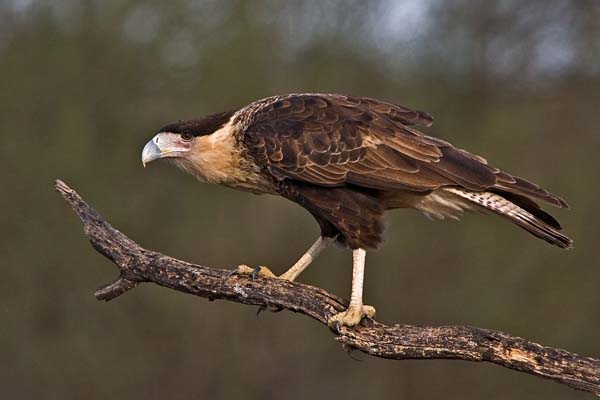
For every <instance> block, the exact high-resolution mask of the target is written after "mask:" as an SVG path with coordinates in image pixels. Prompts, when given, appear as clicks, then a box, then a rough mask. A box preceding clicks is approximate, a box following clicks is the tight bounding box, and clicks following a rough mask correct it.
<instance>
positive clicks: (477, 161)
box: [142, 93, 573, 331]
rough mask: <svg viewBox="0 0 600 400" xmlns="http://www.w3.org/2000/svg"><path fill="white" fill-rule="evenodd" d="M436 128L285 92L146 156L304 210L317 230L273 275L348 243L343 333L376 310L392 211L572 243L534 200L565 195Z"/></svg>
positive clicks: (365, 103) (197, 121) (174, 128)
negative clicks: (496, 220) (477, 220)
mask: <svg viewBox="0 0 600 400" xmlns="http://www.w3.org/2000/svg"><path fill="white" fill-rule="evenodd" d="M432 124H433V117H432V116H431V115H430V114H428V113H426V112H424V111H418V110H415V109H411V108H408V107H404V106H401V105H397V104H394V103H391V102H386V101H382V100H377V99H374V98H369V97H359V96H349V95H341V94H323V93H297V94H286V95H277V96H271V97H267V98H264V99H261V100H257V101H254V102H252V103H250V104H248V105H247V106H245V107H243V108H241V109H238V110H234V111H226V112H221V113H217V114H212V115H208V116H205V117H201V118H194V119H189V120H180V121H178V122H175V123H171V124H168V125H165V126H164V127H162V128H161V129H159V130H158V133H157V134H155V136H154V137H153V138H152V139H151V140H150V141H148V143H147V144H146V145H145V146H144V148H143V150H142V163H143V165H144V166H146V164H147V163H149V162H151V161H154V160H157V159H161V158H166V159H169V160H171V161H172V162H173V163H174V164H175V165H176V166H178V167H179V168H181V169H182V170H183V171H185V172H187V173H189V174H191V175H193V176H194V177H196V178H197V179H198V180H200V181H201V182H205V183H209V184H220V185H224V186H228V187H231V188H234V189H238V190H242V191H246V192H251V193H254V194H272V195H278V196H282V197H284V198H286V199H288V200H290V201H292V202H294V203H296V204H299V205H300V206H301V207H303V208H304V209H305V210H307V211H308V212H309V213H310V214H311V215H312V216H313V217H314V218H315V219H316V221H317V223H318V224H319V227H320V231H321V232H320V236H319V237H318V238H317V240H316V241H315V242H314V244H313V245H312V246H310V248H309V249H308V250H307V251H306V252H305V253H304V254H303V255H302V257H300V258H299V259H298V261H297V262H296V263H295V264H294V265H292V266H291V267H290V268H289V269H288V270H287V271H286V272H284V273H283V274H282V275H279V276H278V277H277V278H280V279H287V280H290V281H294V280H295V279H296V278H297V277H298V275H299V274H300V273H301V272H302V271H304V270H305V269H306V267H308V265H309V264H311V262H312V261H313V260H314V259H315V258H316V257H317V256H318V255H319V253H321V252H322V251H323V250H324V249H325V248H327V247H328V246H330V245H331V244H333V243H337V244H339V245H341V246H343V247H345V248H349V249H350V250H351V251H352V287H351V294H350V301H349V305H348V307H347V309H346V310H345V311H343V312H340V313H338V314H335V315H333V316H332V317H331V318H330V319H329V321H328V325H329V326H330V327H332V329H336V330H338V331H339V329H340V328H341V326H347V327H353V326H355V325H357V324H359V323H360V322H361V320H362V319H363V318H373V317H374V315H375V308H374V307H372V306H369V305H365V304H363V282H364V268H365V258H366V252H367V250H373V249H376V248H378V247H379V246H380V245H381V244H382V242H383V234H384V216H385V214H386V212H387V211H390V210H394V209H404V208H408V209H415V210H417V211H420V212H421V213H423V214H424V215H425V216H427V217H429V218H430V219H444V218H451V219H458V218H459V217H460V216H461V215H462V214H463V213H464V212H484V213H485V212H487V213H491V214H497V215H499V216H501V217H503V218H504V219H506V220H508V221H510V222H512V223H513V224H515V225H517V226H519V227H521V228H523V229H524V230H526V231H527V232H529V233H531V234H532V235H534V236H536V237H538V238H540V239H543V240H545V241H546V242H548V243H550V244H553V245H556V246H558V247H560V248H563V249H569V248H571V247H572V243H573V242H572V240H571V239H570V238H568V237H567V236H565V235H563V234H562V233H561V232H560V231H561V229H562V228H561V226H560V224H559V223H558V221H557V220H556V219H555V218H554V217H552V216H551V215H550V214H548V213H547V212H546V211H544V210H542V208H541V207H540V206H539V205H538V202H539V201H541V202H544V203H547V204H550V205H552V206H556V207H558V208H568V205H567V203H566V202H565V200H563V199H562V198H561V197H559V196H557V195H555V194H552V193H550V192H548V191H547V190H545V189H543V188H542V187H540V186H539V185H537V184H535V183H532V182H530V181H528V180H526V179H524V178H520V177H518V176H514V175H511V174H509V173H507V172H504V171H502V170H500V169H498V168H496V167H494V166H492V165H490V164H488V162H487V161H486V159H484V158H483V157H481V156H478V155H475V154H472V153H470V152H468V151H466V150H463V149H460V148H457V147H455V146H453V145H452V144H450V143H449V142H447V141H445V140H442V139H438V138H436V137H433V136H428V135H425V134H424V133H422V132H421V131H420V130H418V129H417V127H421V128H428V127H430V126H431V125H432ZM257 268H258V271H257V270H256V269H252V268H250V267H248V266H245V265H240V266H239V267H238V269H237V272H239V273H252V274H255V275H253V276H256V274H258V275H262V276H268V277H276V276H275V275H274V274H273V273H272V272H271V271H270V270H269V269H268V268H266V267H257Z"/></svg>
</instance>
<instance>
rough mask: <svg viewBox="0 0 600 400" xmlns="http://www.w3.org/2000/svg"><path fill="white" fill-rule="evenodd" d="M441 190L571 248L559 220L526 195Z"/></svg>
mask: <svg viewBox="0 0 600 400" xmlns="http://www.w3.org/2000/svg"><path fill="white" fill-rule="evenodd" d="M442 190H444V191H446V192H449V193H452V194H454V195H456V196H458V197H460V198H461V199H464V200H467V201H468V202H469V203H471V204H473V203H474V204H476V205H477V206H479V207H482V208H484V209H486V210H490V211H492V212H494V213H496V214H498V215H500V216H502V217H504V218H507V219H508V220H510V221H511V222H513V223H514V224H516V225H518V226H520V227H521V228H523V229H525V230H526V231H527V232H529V233H531V234H532V235H535V236H537V237H539V238H540V239H543V240H545V241H546V242H548V243H551V244H553V245H556V246H558V247H561V248H563V249H570V248H572V247H573V241H572V240H571V239H569V238H568V237H567V236H565V235H563V234H562V233H560V230H561V229H562V228H561V226H560V224H559V223H558V221H557V220H556V219H554V218H553V217H552V216H551V215H550V214H548V213H546V212H545V211H543V210H542V209H541V208H540V207H539V206H538V205H537V204H536V203H535V202H534V201H533V200H531V199H529V198H527V197H525V196H521V195H515V194H512V193H507V192H502V191H485V192H472V191H468V190H464V189H459V188H451V187H446V188H443V189H442Z"/></svg>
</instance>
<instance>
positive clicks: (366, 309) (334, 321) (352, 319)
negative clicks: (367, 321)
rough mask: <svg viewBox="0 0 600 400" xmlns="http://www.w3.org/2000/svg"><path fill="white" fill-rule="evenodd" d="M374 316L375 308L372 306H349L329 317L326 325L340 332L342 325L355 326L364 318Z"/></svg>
mask: <svg viewBox="0 0 600 400" xmlns="http://www.w3.org/2000/svg"><path fill="white" fill-rule="evenodd" d="M374 316H375V308H374V307H372V306H364V305H363V306H360V307H357V306H350V307H348V309H347V310H346V311H343V312H341V313H338V314H336V315H334V316H333V317H331V319H330V320H329V321H328V322H327V325H329V327H330V328H331V329H333V330H334V331H335V332H337V333H338V334H340V329H341V327H342V326H350V327H351V326H355V325H358V324H359V323H360V321H361V320H362V319H363V318H364V317H367V318H373V317H374Z"/></svg>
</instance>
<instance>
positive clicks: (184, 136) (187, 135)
mask: <svg viewBox="0 0 600 400" xmlns="http://www.w3.org/2000/svg"><path fill="white" fill-rule="evenodd" d="M193 138H194V135H192V134H191V133H189V132H184V133H182V134H181V139H183V140H185V141H186V142H189V141H190V140H192V139H193Z"/></svg>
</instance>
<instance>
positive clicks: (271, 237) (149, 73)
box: [0, 0, 600, 399]
mask: <svg viewBox="0 0 600 400" xmlns="http://www.w3.org/2000/svg"><path fill="white" fill-rule="evenodd" d="M599 38H600V3H599V2H597V1H595V0H587V1H586V0H581V1H568V0H564V1H561V0H550V1H548V0H533V1H527V2H523V1H511V0H506V1H483V0H482V1H466V0H464V1H460V0H456V1H442V0H426V1H418V0H413V1H392V0H389V1H369V2H362V1H316V0H315V1H302V2H292V1H285V2H284V1H275V0H273V1H225V0H222V1H217V0H214V1H183V0H179V1H169V2H164V1H145V2H142V1H132V0H120V1H100V0H96V1H92V0H87V1H83V0H82V1H79V0H72V1H58V0H56V1H43V0H39V1H33V0H12V1H10V0H5V1H3V2H1V3H0V76H1V79H0V135H1V146H0V157H1V160H2V171H3V173H2V187H3V195H2V196H0V207H1V209H2V212H0V224H1V227H2V230H1V232H0V251H1V254H2V256H1V259H2V280H0V321H1V328H0V355H1V359H2V363H0V388H1V393H2V397H3V398H48V397H52V398H86V399H96V398H97V399H101V398H102V399H103V398H107V397H113V396H118V397H124V398H129V399H136V398H140V399H147V398H249V399H254V398H256V399H268V398H292V399H303V398H307V397H325V396H329V397H333V398H337V397H342V396H346V397H348V396H349V397H350V398H357V397H358V396H368V397H369V398H380V397H383V396H385V397H394V398H460V399H481V398H487V399H505V398H519V399H565V398H574V399H584V398H591V397H589V396H587V395H585V394H581V393H576V392H572V391H570V390H568V389H565V388H563V387H559V386H557V385H556V384H553V383H550V382H546V381H543V380H539V379H536V378H532V377H528V376H523V375H520V374H517V373H513V372H510V371H507V370H503V369H501V368H497V367H493V366H487V365H478V364H467V363H462V362H447V361H446V362H442V361H439V362H436V361H429V362H410V361H407V362H391V361H383V360H376V359H370V358H366V360H365V361H364V362H360V363H357V362H354V361H353V360H351V359H350V358H349V357H348V356H347V355H345V354H344V353H343V352H342V351H341V350H340V348H339V345H338V344H336V343H335V342H334V341H333V340H332V339H331V334H330V333H329V332H328V331H327V330H326V329H323V327H322V326H319V325H317V324H315V323H313V322H311V321H310V320H308V319H306V318H303V317H300V316H296V315H292V314H291V313H286V312H284V313H280V314H276V315H271V314H268V313H267V314H266V315H265V314H263V315H261V316H260V318H258V319H257V318H255V317H254V311H253V310H251V309H249V308H248V307H244V306H239V305H236V304H229V303H226V302H217V303H208V302H206V301H204V300H201V299H197V298H193V297H191V296H184V295H182V294H179V293H176V292H173V291H169V290H165V289H161V288H158V287H154V286H141V287H139V288H138V289H136V290H134V291H133V292H131V293H128V294H126V295H125V296H123V297H122V298H119V299H118V300H115V301H114V302H111V303H109V304H103V303H99V302H97V301H96V300H95V299H94V298H93V296H91V293H92V292H93V290H94V289H95V288H96V287H97V286H98V285H99V284H100V283H102V282H105V281H109V280H110V279H112V278H113V277H114V274H115V268H114V267H113V266H111V265H109V264H108V263H107V261H106V260H105V259H103V258H102V257H100V256H98V255H96V254H95V253H94V252H93V250H92V249H91V248H90V246H89V245H88V243H87V242H86V240H85V239H84V238H83V236H82V235H81V231H80V226H79V222H78V221H77V220H76V219H75V217H74V216H73V214H72V212H71V211H70V210H69V209H68V208H67V207H66V205H65V204H64V203H63V202H62V201H61V200H60V199H59V198H58V196H56V195H55V193H53V191H52V182H53V179H55V178H58V177H60V178H63V179H64V180H66V182H67V183H69V184H71V185H73V186H74V187H75V188H76V189H77V190H78V191H80V193H82V194H83V195H84V197H85V198H86V199H87V200H89V201H90V202H91V203H92V204H94V206H96V207H97V208H98V209H99V210H100V211H101V212H102V213H103V214H104V215H105V216H106V217H108V218H109V219H110V220H111V221H112V222H114V224H115V225H116V226H117V227H118V228H119V229H121V230H123V231H124V232H126V233H128V234H130V235H131V236H132V237H133V238H135V239H137V240H139V242H141V243H142V244H143V245H146V246H148V247H150V248H154V249H157V250H160V251H164V252H167V253H169V254H172V255H174V256H177V257H181V258H185V259H188V260H192V261H195V262H198V263H203V264H206V265H213V266H223V267H226V268H232V267H234V266H235V265H237V264H238V263H242V262H244V263H248V264H253V265H257V264H266V265H269V266H271V267H272V269H273V270H275V271H283V270H284V269H285V267H287V266H288V265H289V264H291V263H292V262H293V261H294V259H295V258H296V257H297V256H299V255H300V254H301V253H302V251H304V250H305V248H306V247H308V245H309V244H310V243H311V242H312V240H313V239H314V237H316V235H317V233H318V230H317V226H316V224H315V223H314V222H313V220H312V218H311V217H310V216H309V215H308V214H307V213H306V212H304V211H303V210H301V209H300V208H299V207H297V206H295V205H294V204H291V203H288V202H286V201H284V200H282V199H279V198H275V197H271V196H262V197H258V196H253V195H249V194H244V193H238V192H234V191H232V190H229V189H225V188H219V187H211V186H206V185H200V184H198V183H196V182H195V181H194V180H193V179H192V178H190V177H188V176H185V175H183V174H181V173H179V172H177V171H176V170H174V169H173V168H171V167H168V166H167V165H166V164H161V163H156V164H152V165H150V167H149V168H147V169H143V168H142V166H141V163H140V151H141V148H142V146H143V144H144V143H145V141H146V140H148V139H149V138H150V137H151V135H152V134H153V133H154V132H155V131H156V129H157V128H158V127H160V126H162V125H164V124H165V123H167V122H172V121H174V120H177V119H181V118H186V117H192V116H198V115H203V114H207V113H211V112H216V111H222V110H225V109H234V108H237V107H240V106H242V105H244V104H246V103H248V102H250V101H252V100H254V99H258V98H261V97H265V96H267V95H271V94H277V93H286V92H309V91H315V92H317V91H318V92H341V93H351V94H360V95H366V96H373V97H378V98H382V99H386V100H389V101H394V102H398V103H401V104H405V105H408V106H412V107H416V108H419V109H424V110H427V111H429V112H431V113H432V114H433V115H435V116H436V117H437V120H436V125H435V126H434V127H433V128H431V129H429V130H427V132H428V133H430V134H433V135H437V136H440V137H443V138H446V139H448V140H451V141H452V142H453V143H455V144H456V145H458V146H461V147H465V148H467V149H469V150H471V151H473V152H476V153H479V154H482V155H484V156H486V157H487V158H488V159H489V160H490V161H491V162H492V163H494V164H496V165H498V166H500V167H502V168H504V169H506V170H508V171H510V172H511V173H514V174H517V175H522V176H525V177H528V178H530V179H532V180H534V181H536V182H539V183H540V184H542V185H544V186H545V187H547V188H549V189H550V190H552V191H554V192H556V193H558V194H561V195H564V197H565V198H566V199H567V200H568V201H569V202H570V204H571V205H572V210H569V211H561V210H552V211H553V212H554V214H555V215H556V216H557V217H558V219H559V220H560V221H561V222H562V223H563V225H564V226H565V227H566V232H567V233H568V234H569V235H571V236H572V237H573V238H574V239H575V249H574V250H572V251H570V252H564V251H561V250H559V249H557V248H553V247H550V246H548V245H546V244H545V243H543V242H542V241H539V240H536V239H535V238H533V237H531V236H529V235H527V234H526V233H524V232H522V231H521V230H519V229H517V228H515V227H513V226H510V225H509V224H507V223H505V222H503V221H500V220H499V219H497V218H494V217H481V216H466V217H465V218H464V220H463V221H462V222H460V223H454V222H436V223H432V222H430V221H428V220H427V219H425V218H423V217H422V216H420V215H417V214H416V213H413V212H401V211H399V212H395V213H393V214H392V215H391V216H390V217H391V218H390V226H389V240H388V242H387V246H385V247H384V248H383V249H382V250H380V251H378V252H373V253H370V254H369V256H368V269H367V276H366V295H365V300H366V301H367V302H368V303H370V304H374V305H376V306H377V310H378V312H379V317H380V319H381V320H382V321H385V322H405V323H415V324H472V325H479V326H484V327H489V328H494V329H500V330H504V331H508V332H512V333H514V334H517V335H520V336H524V337H528V338H531V339H533V340H536V341H539V342H542V343H544V344H547V345H552V346H558V347H563V348H567V349H569V350H572V351H575V352H578V353H583V354H587V355H593V356H600V345H599V342H598V335H599V333H600V312H599V310H600V290H599V284H600V267H599V266H598V261H597V259H598V256H597V255H596V252H595V250H596V247H597V239H598V237H599V236H600V228H599V225H598V222H599V221H600V211H599V209H600V208H599V207H598V205H597V203H598V196H599V195H600V191H599V189H598V187H599V184H598V183H599V179H600V171H599V168H598V161H597V157H598V152H599V151H600V135H599V134H598V126H600V90H599V88H600V40H598V39H599ZM301 280H302V281H304V282H309V283H312V284H316V285H319V286H322V287H324V288H327V289H328V290H331V291H333V292H334V293H338V294H340V295H346V294H347V293H348V291H349V285H350V256H349V254H348V252H346V251H341V250H339V249H337V250H331V251H329V252H327V253H326V254H325V255H324V256H322V258H320V259H319V260H318V261H317V262H316V263H315V265H314V266H313V267H312V268H310V269H309V270H308V271H307V272H306V273H305V274H304V275H303V276H302V277H301Z"/></svg>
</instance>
